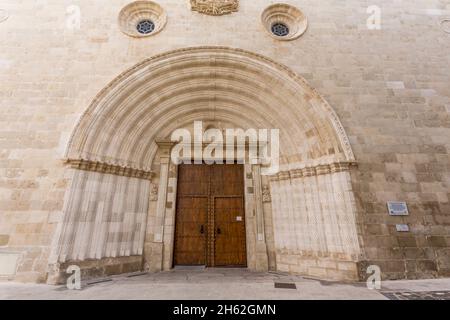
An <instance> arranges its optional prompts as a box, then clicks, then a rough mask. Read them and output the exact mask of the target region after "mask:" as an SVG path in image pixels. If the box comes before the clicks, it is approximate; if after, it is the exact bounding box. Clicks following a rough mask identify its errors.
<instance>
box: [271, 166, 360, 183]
mask: <svg viewBox="0 0 450 320" xmlns="http://www.w3.org/2000/svg"><path fill="white" fill-rule="evenodd" d="M353 164H354V163H351V162H338V163H331V164H325V165H318V166H315V167H305V168H301V169H292V170H289V171H280V172H278V174H276V175H273V176H270V180H271V181H280V180H289V179H296V178H302V177H311V176H320V175H324V174H329V173H335V172H342V171H348V170H349V169H350V166H351V165H353Z"/></svg>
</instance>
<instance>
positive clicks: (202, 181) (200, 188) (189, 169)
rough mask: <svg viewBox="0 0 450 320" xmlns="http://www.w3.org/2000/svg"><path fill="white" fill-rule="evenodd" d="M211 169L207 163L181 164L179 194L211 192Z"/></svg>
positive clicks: (205, 193)
mask: <svg viewBox="0 0 450 320" xmlns="http://www.w3.org/2000/svg"><path fill="white" fill-rule="evenodd" d="M209 174H210V170H209V168H208V166H206V165H196V164H191V165H181V166H180V167H179V169H178V194H179V195H183V196H185V195H205V196H207V195H208V194H209Z"/></svg>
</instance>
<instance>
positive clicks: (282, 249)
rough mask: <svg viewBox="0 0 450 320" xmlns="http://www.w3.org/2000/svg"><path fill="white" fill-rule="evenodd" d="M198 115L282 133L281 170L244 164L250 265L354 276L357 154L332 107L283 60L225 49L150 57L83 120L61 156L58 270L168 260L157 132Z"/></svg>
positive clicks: (170, 199) (168, 190) (165, 182)
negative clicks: (267, 173)
mask: <svg viewBox="0 0 450 320" xmlns="http://www.w3.org/2000/svg"><path fill="white" fill-rule="evenodd" d="M196 120H197V121H198V120H202V121H206V122H210V123H214V124H218V125H222V126H232V127H239V128H244V129H245V128H279V129H280V143H281V146H280V148H281V150H280V163H281V171H280V172H279V173H278V174H277V175H274V176H271V177H270V179H269V178H267V177H261V176H260V174H259V170H260V169H259V168H258V167H257V166H255V167H253V168H252V167H251V166H248V167H247V169H246V182H245V183H246V190H248V192H247V193H246V211H248V212H252V213H254V214H252V216H254V218H253V220H252V221H250V222H251V223H250V226H249V227H247V228H248V229H249V230H250V232H252V233H253V235H254V237H253V238H254V239H253V241H250V244H248V246H249V245H250V246H252V247H253V248H254V249H253V250H250V251H251V252H252V253H250V255H251V256H250V262H249V268H251V269H255V270H264V269H267V268H268V266H272V268H276V269H278V270H281V271H289V272H294V273H301V274H308V275H311V276H319V277H324V278H336V279H356V278H357V262H358V259H359V255H360V244H359V239H358V228H357V222H356V221H357V220H356V205H355V201H354V197H353V192H352V187H351V183H350V174H349V166H350V165H351V164H353V163H354V162H355V159H354V156H353V152H352V150H351V147H350V143H349V141H348V138H347V136H346V134H345V131H344V129H343V127H342V125H341V123H340V121H339V119H338V117H337V115H336V113H335V112H334V111H333V110H332V108H331V107H330V106H329V105H328V103H327V102H326V101H325V100H324V99H323V98H322V97H321V96H320V95H319V94H318V93H317V92H316V91H315V90H314V89H313V88H311V87H310V86H309V85H308V84H307V83H306V82H305V80H304V79H302V78H301V77H299V76H298V75H296V74H295V73H294V72H292V71H291V70H290V69H288V68H287V67H285V66H283V65H281V64H278V63H276V62H274V61H272V60H270V59H268V58H265V57H263V56H260V55H258V54H254V53H251V52H247V51H243V50H239V49H231V48H226V47H196V48H186V49H181V50H176V51H172V52H168V53H164V54H161V55H158V56H155V57H153V58H150V59H147V60H145V61H143V62H142V63H140V64H138V65H136V66H134V67H133V68H131V69H129V70H127V71H126V72H124V73H123V74H121V75H119V76H118V77H117V78H116V79H115V80H114V81H112V82H111V83H110V84H109V85H108V86H107V87H106V88H104V89H103V90H102V91H101V92H100V93H99V94H98V96H97V97H96V98H95V99H94V101H93V102H92V104H91V105H90V106H89V108H88V109H87V110H86V112H85V113H84V114H83V115H82V116H81V118H80V121H79V123H78V124H77V126H76V128H75V130H74V132H73V135H72V137H71V140H70V142H69V145H68V148H67V153H66V163H67V164H68V166H69V169H68V170H69V171H70V174H71V176H72V183H71V186H70V189H69V190H68V191H67V194H66V199H65V205H64V212H63V218H62V221H61V222H60V223H59V227H58V230H57V232H56V234H55V236H54V241H53V245H52V255H51V258H50V265H51V266H52V267H53V269H54V270H55V274H60V272H59V269H60V268H61V264H67V263H69V262H77V263H79V264H81V265H84V264H86V265H88V267H86V268H89V266H90V267H95V268H97V269H99V268H100V269H101V268H103V269H102V270H103V271H105V270H106V269H107V267H108V266H109V269H111V270H112V271H111V272H115V273H120V272H125V271H127V270H129V269H139V268H143V265H142V264H143V263H144V262H145V261H147V264H148V267H149V268H151V269H152V270H155V271H157V270H164V269H167V268H169V267H170V259H171V258H170V255H171V250H172V248H171V246H172V242H171V241H172V240H171V239H172V238H173V217H174V207H175V205H174V201H175V200H174V199H175V194H174V190H175V189H176V166H174V165H172V164H171V163H170V161H169V152H170V146H171V144H170V143H168V142H167V141H166V140H165V139H167V138H168V137H169V136H170V134H171V132H173V130H175V129H177V128H180V127H188V126H189V125H190V124H192V123H193V122H194V121H196ZM269 193H271V194H269ZM152 200H154V201H152ZM251 230H253V231H251ZM266 233H269V234H271V236H266V235H265V234H266ZM247 237H248V235H247ZM144 249H145V250H144ZM144 251H145V252H144ZM143 256H145V259H144V260H145V261H143V260H142V259H143V258H142V257H143ZM267 257H269V258H267ZM113 260H114V261H113ZM85 261H89V262H86V263H85ZM252 261H253V262H252ZM116 262H117V263H116ZM115 263H116V264H115ZM111 265H114V266H115V267H111Z"/></svg>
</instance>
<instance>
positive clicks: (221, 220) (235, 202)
mask: <svg viewBox="0 0 450 320" xmlns="http://www.w3.org/2000/svg"><path fill="white" fill-rule="evenodd" d="M214 222H215V231H216V234H215V255H214V264H215V266H245V265H246V260H247V259H246V257H247V255H246V243H245V218H244V207H243V198H242V197H215V198H214Z"/></svg>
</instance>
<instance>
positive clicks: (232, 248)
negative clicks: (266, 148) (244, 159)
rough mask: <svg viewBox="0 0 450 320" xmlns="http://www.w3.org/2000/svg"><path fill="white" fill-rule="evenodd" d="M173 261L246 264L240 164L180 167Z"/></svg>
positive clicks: (213, 264)
mask: <svg viewBox="0 0 450 320" xmlns="http://www.w3.org/2000/svg"><path fill="white" fill-rule="evenodd" d="M177 188H178V190H177V202H176V203H177V208H176V224H175V248H174V265H205V266H209V267H246V265H247V253H246V238H245V235H246V232H245V212H244V168H243V165H239V164H223V165H216V164H214V165H206V164H202V165H194V164H192V165H180V166H179V169H178V187H177Z"/></svg>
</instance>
